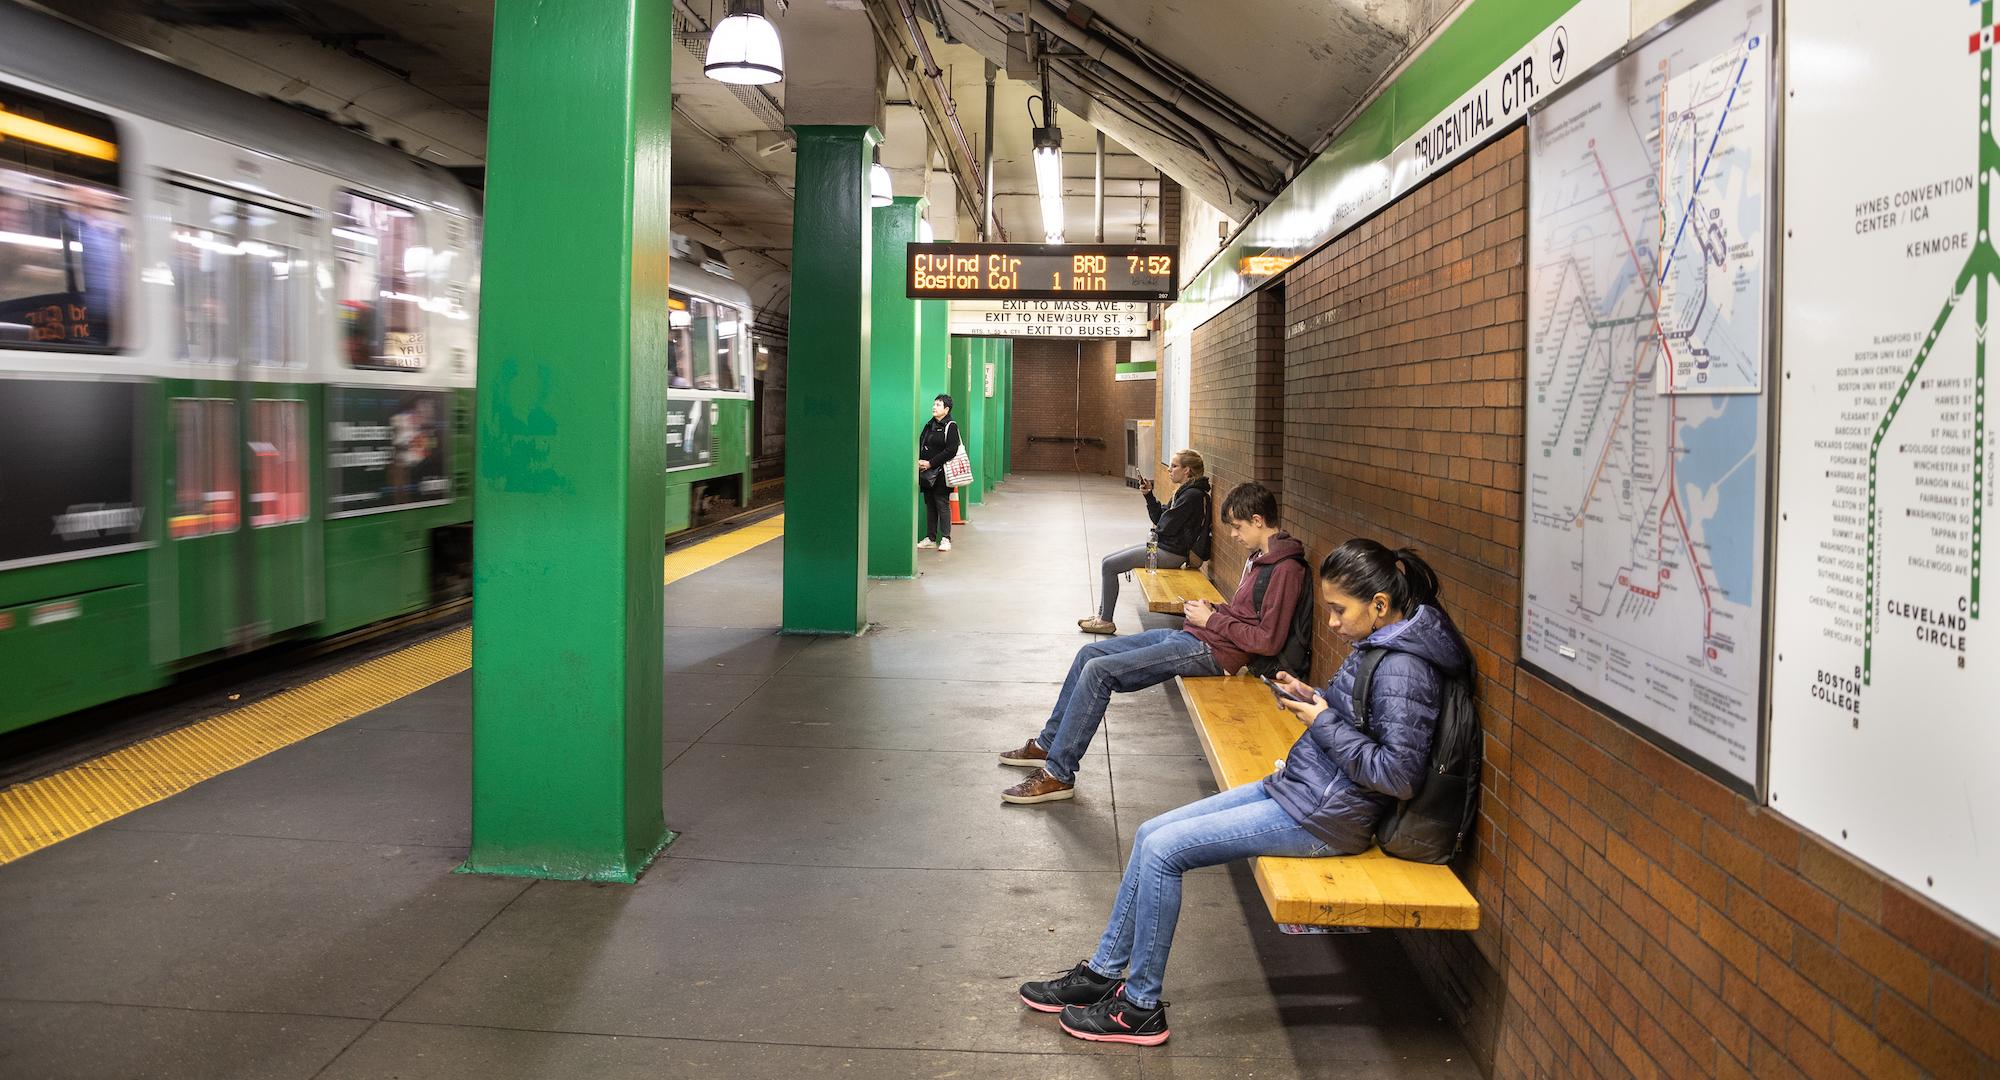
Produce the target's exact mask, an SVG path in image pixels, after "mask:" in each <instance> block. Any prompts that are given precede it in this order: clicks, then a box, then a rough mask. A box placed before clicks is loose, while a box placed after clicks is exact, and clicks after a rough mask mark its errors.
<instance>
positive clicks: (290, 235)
mask: <svg viewBox="0 0 2000 1080" xmlns="http://www.w3.org/2000/svg"><path fill="white" fill-rule="evenodd" d="M161 194H162V201H163V202H164V203H165V204H166V206H167V208H168V213H169V216H170V219H171V222H172V226H171V234H172V250H171V253H170V256H169V258H170V266H171V269H172V272H173V278H174V294H175V306H176V309H177V310H176V312H175V316H176V317H175V318H174V320H173V325H174V327H175V333H176V338H175V341H174V342H173V348H174V355H175V358H176V359H178V360H180V361H182V362H183V363H187V364H190V365H193V366H194V367H195V369H196V370H197V371H199V372H200V375H198V376H197V377H194V378H189V379H182V380H174V381H172V382H170V383H169V386H168V402H167V424H168V431H169V433H170V434H169V447H170V454H171V457H170V460H169V461H168V464H167V483H168V506H169V507H170V508H171V511H170V513H169V516H168V520H167V531H168V537H169V542H170V543H171V544H172V545H173V547H174V549H175V554H174V564H175V571H176V574H175V576H176V581H177V586H176V589H177V592H178V601H179V603H178V609H179V613H180V614H179V626H178V631H179V633H178V641H179V648H178V650H177V652H178V655H181V656H194V655H198V654H201V653H206V652H212V651H214V650H216V649H222V648H244V647H249V646H252V645H255V644H257V643H258V642H260V641H263V640H266V639H268V638H269V637H270V636H271V635H273V634H276V633H279V632H281V631H284V630H288V629H291V628H293V627H297V626H302V625H304V624H306V623H309V622H312V621H314V620H315V619H317V618H318V617H319V613H320V607H321V604H322V597H323V592H322V590H321V589H320V587H319V577H320V565H319V564H320V557H319V547H318V543H319V538H318V535H317V533H316V531H315V530H314V528H313V526H312V520H311V519H312V507H313V505H314V500H313V498H312V491H311V488H312V476H313V470H312V469H311V467H310V465H311V460H310V459H311V448H312V438H311V433H312V432H313V431H314V430H316V414H317V411H318V404H319V403H318V394H317V392H316V391H317V388H316V387H314V386H312V385H310V384H308V383H307V382H306V381H305V375H304V367H305V364H304V360H305V357H304V354H303V349H304V339H303V333H302V328H303V324H304V321H305V320H304V318H303V314H304V306H305V304H306V302H307V294H306V291H305V279H306V276H307V267H308V266H309V263H308V261H307V260H306V258H305V254H304V251H303V247H304V239H305V236H306V224H305V220H304V219H303V218H302V217H301V216H299V215H298V214H296V213H293V212H290V211H287V210H282V209H277V208H274V207H272V206H269V205H265V204H264V203H262V202H253V201H249V200H247V199H244V198H241V197H237V196H234V195H227V194H219V193H216V192H213V191H209V190H204V189H201V188H196V187H191V186H187V185H184V184H180V183H163V184H162V185H161Z"/></svg>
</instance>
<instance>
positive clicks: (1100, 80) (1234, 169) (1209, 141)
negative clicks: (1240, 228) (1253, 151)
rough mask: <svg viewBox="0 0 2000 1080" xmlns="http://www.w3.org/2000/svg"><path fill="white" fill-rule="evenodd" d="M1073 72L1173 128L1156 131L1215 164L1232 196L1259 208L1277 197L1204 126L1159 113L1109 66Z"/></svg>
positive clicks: (1142, 92)
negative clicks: (1247, 200) (1246, 170)
mask: <svg viewBox="0 0 2000 1080" xmlns="http://www.w3.org/2000/svg"><path fill="white" fill-rule="evenodd" d="M1075 73H1076V74H1080V75H1083V76H1084V77H1085V78H1087V79H1089V80H1090V81H1091V82H1094V83H1096V84H1098V86H1099V87H1100V88H1102V90H1103V91H1104V92H1105V96H1106V97H1108V98H1111V99H1113V100H1117V99H1119V98H1121V97H1122V98H1124V99H1127V103H1128V104H1129V105H1130V106H1131V107H1132V108H1133V109H1135V110H1138V111H1140V112H1143V113H1145V114H1147V115H1148V116H1150V117H1151V118H1152V123H1153V124H1154V125H1156V127H1155V130H1156V131H1157V130H1159V129H1160V128H1172V129H1174V130H1173V131H1160V132H1159V133H1160V134H1163V135H1166V136H1167V137H1168V138H1172V139H1175V141H1177V142H1179V143H1181V144H1182V145H1184V146H1187V147H1189V148H1190V149H1193V150H1195V151H1197V152H1198V153H1200V154H1202V155H1203V156H1204V157H1206V158H1208V159H1209V162H1210V163H1211V164H1213V165H1214V166H1215V170H1216V172H1217V173H1219V174H1220V175H1221V177H1222V183H1223V186H1224V187H1225V188H1227V189H1229V192H1230V194H1231V196H1232V197H1233V196H1235V195H1237V194H1239V193H1240V194H1241V195H1243V196H1244V197H1246V198H1248V199H1249V200H1250V201H1251V202H1253V203H1255V204H1256V205H1257V206H1258V207H1259V208H1260V209H1261V208H1262V207H1264V206H1267V205H1269V204H1270V202H1271V200H1273V199H1275V198H1277V197H1278V196H1277V191H1276V189H1275V188H1273V187H1271V186H1270V185H1269V184H1266V183H1265V182H1264V181H1263V180H1261V179H1260V178H1258V177H1254V176H1251V175H1250V174H1249V173H1247V172H1245V171H1244V167H1243V165H1242V163H1240V162H1238V161H1237V160H1236V158H1235V157H1234V156H1233V155H1232V154H1231V153H1230V152H1229V150H1228V148H1226V147H1224V146H1222V145H1221V144H1220V143H1218V142H1216V140H1215V137H1214V136H1213V135H1211V134H1210V133H1209V131H1208V129H1207V128H1205V127H1203V126H1201V125H1200V124H1197V123H1193V122H1191V121H1189V120H1186V119H1184V118H1182V117H1179V116H1176V115H1174V114H1172V113H1165V114H1164V115H1162V114H1161V113H1160V112H1159V110H1158V109H1156V108H1155V107H1154V106H1153V102H1152V99H1151V96H1150V95H1148V94H1147V93H1146V91H1145V90H1144V89H1143V88H1141V87H1138V86H1135V85H1133V84H1132V82H1131V81H1130V80H1129V79H1126V78H1124V77H1123V76H1121V75H1119V74H1118V73H1117V72H1116V71H1113V70H1111V69H1110V68H1100V69H1098V70H1096V71H1089V70H1085V69H1077V70H1076V72H1075ZM1176 136H1178V137H1176Z"/></svg>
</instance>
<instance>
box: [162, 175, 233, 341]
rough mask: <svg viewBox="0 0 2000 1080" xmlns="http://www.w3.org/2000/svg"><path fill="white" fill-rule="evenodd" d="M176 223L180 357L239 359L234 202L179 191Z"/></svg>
mask: <svg viewBox="0 0 2000 1080" xmlns="http://www.w3.org/2000/svg"><path fill="white" fill-rule="evenodd" d="M179 195H180V197H181V201H182V204H183V205H182V210H181V212H180V213H179V214H177V215H176V217H177V218H179V219H180V220H181V221H186V222H192V223H190V224H180V223H176V224H175V225H174V294H175V296H176V297H178V298H179V300H180V309H181V340H180V358H181V359H183V360H191V361H194V362H195V363H202V364H233V363H235V362H236V342H235V341H234V340H233V334H234V329H235V327H236V325H237V319H236V306H237V297H238V295H239V293H238V287H237V281H236V271H237V256H238V255H239V254H241V249H239V248H238V247H237V246H236V244H235V243H234V240H233V237H234V233H235V231H236V229H235V224H236V212H235V209H234V207H235V205H236V204H235V202H234V200H231V199H224V198H220V197H217V196H214V195H203V194H199V193H197V192H193V191H185V190H184V191H181V192H179Z"/></svg>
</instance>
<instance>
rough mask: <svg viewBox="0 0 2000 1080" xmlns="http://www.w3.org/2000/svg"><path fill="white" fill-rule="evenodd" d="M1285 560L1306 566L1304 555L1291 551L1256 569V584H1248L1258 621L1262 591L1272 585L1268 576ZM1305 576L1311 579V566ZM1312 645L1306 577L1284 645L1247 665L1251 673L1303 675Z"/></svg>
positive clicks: (1309, 587)
mask: <svg viewBox="0 0 2000 1080" xmlns="http://www.w3.org/2000/svg"><path fill="white" fill-rule="evenodd" d="M1288 562H1296V563H1298V564H1299V565H1300V566H1305V565H1306V560H1305V557H1304V556H1302V555H1297V554H1293V555H1288V556H1286V557H1285V558H1282V559H1279V560H1278V561H1277V562H1274V563H1265V564H1264V565H1263V566H1260V567H1258V568H1257V583H1256V584H1255V585H1252V586H1251V587H1250V605H1251V607H1252V608H1253V609H1255V610H1256V612H1257V616H1258V618H1259V619H1260V620H1261V619H1262V618H1263V615H1264V590H1265V589H1268V588H1270V587H1271V575H1272V574H1275V573H1277V572H1278V567H1280V566H1283V565H1284V564H1285V563H1288ZM1306 576H1307V577H1308V578H1311V576H1312V568H1311V567H1306ZM1312 646H1313V594H1312V582H1311V581H1310V580H1308V581H1307V582H1306V587H1305V588H1303V589H1300V590H1299V599H1298V603H1297V604H1295V605H1294V606H1293V607H1292V630H1291V633H1290V634H1288V635H1286V637H1285V644H1284V645H1283V647H1281V648H1279V650H1278V655H1276V656H1253V657H1251V658H1250V663H1249V665H1248V666H1249V669H1250V674H1252V675H1276V674H1277V673H1278V672H1280V671H1289V672H1291V673H1292V674H1293V675H1295V676H1296V675H1303V674H1305V673H1306V672H1307V671H1309V670H1311V668H1312Z"/></svg>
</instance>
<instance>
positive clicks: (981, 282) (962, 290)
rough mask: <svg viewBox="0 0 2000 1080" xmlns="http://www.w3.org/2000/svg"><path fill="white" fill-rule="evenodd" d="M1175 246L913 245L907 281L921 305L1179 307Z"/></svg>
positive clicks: (905, 278)
mask: <svg viewBox="0 0 2000 1080" xmlns="http://www.w3.org/2000/svg"><path fill="white" fill-rule="evenodd" d="M1179 261H1180V259H1179V256H1178V254H1177V252H1176V251H1175V249H1174V248H1173V247H1172V246H1171V245H1168V244H911V245H909V256H908V265H907V267H906V273H905V275H904V281H905V282H906V283H907V285H908V286H909V293H908V295H909V296H910V297H911V298H912V299H919V300H1151V301H1158V302H1162V303H1170V302H1172V301H1173V300H1174V299H1175V297H1176V294H1177V293H1178V292H1179V289H1180V272H1179V271H1180V268H1179V265H1178V263H1179Z"/></svg>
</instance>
